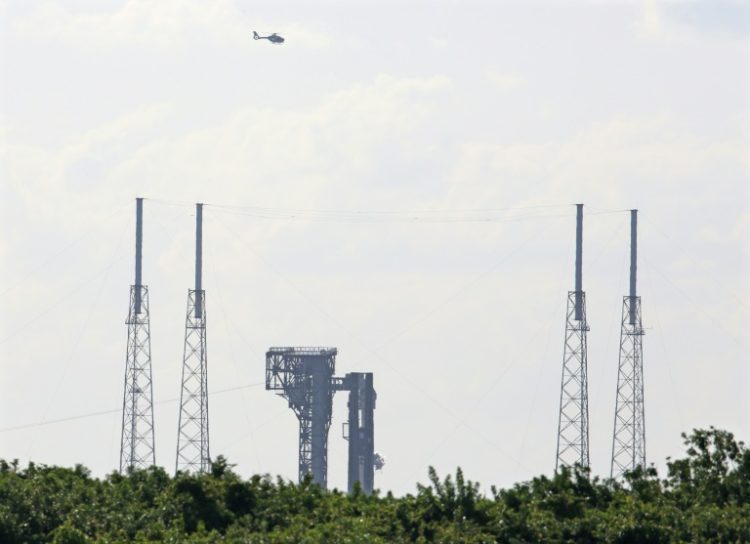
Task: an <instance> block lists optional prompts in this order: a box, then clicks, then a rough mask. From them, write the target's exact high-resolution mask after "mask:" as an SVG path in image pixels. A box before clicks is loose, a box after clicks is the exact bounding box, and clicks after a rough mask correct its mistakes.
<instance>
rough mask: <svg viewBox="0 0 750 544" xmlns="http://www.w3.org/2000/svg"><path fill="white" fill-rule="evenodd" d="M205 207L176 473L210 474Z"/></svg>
mask: <svg viewBox="0 0 750 544" xmlns="http://www.w3.org/2000/svg"><path fill="white" fill-rule="evenodd" d="M202 266H203V204H196V205H195V289H189V290H188V302H187V316H186V318H185V351H184V355H183V359H182V389H181V391H180V417H179V422H178V431H177V461H176V469H175V470H177V471H180V470H181V471H185V472H207V471H208V470H210V468H211V456H210V454H209V448H208V355H207V351H206V292H205V291H204V290H203V289H202V285H201V281H202Z"/></svg>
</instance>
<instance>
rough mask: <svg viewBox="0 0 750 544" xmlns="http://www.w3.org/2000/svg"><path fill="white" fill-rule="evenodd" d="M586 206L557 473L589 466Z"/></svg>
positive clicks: (572, 297) (570, 317)
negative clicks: (584, 263)
mask: <svg viewBox="0 0 750 544" xmlns="http://www.w3.org/2000/svg"><path fill="white" fill-rule="evenodd" d="M582 269H583V204H576V268H575V283H576V288H575V290H574V291H568V307H567V311H566V319H565V346H564V348H563V368H562V380H561V386H560V414H559V419H558V426H557V457H556V459H555V470H557V469H559V468H560V467H561V466H572V465H574V464H579V465H581V466H583V467H588V466H589V399H588V370H587V369H588V360H587V338H586V335H587V333H588V331H589V326H588V322H587V321H586V293H585V292H584V291H583V279H582V278H583V274H582Z"/></svg>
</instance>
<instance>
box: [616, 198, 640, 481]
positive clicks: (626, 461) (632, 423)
mask: <svg viewBox="0 0 750 544" xmlns="http://www.w3.org/2000/svg"><path fill="white" fill-rule="evenodd" d="M637 255H638V211H637V210H631V211H630V294H629V296H626V297H623V299H622V325H621V327H620V361H619V367H618V372H617V397H616V398H617V400H616V403H615V424H614V432H613V435H612V464H611V466H610V476H611V477H612V478H617V477H621V476H622V475H623V474H625V472H628V471H630V470H633V469H635V468H636V467H638V466H640V467H645V466H646V411H645V406H644V401H643V334H644V332H643V324H642V320H641V297H639V296H637V294H636V271H637V268H638V264H637Z"/></svg>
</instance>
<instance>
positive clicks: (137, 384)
mask: <svg viewBox="0 0 750 544" xmlns="http://www.w3.org/2000/svg"><path fill="white" fill-rule="evenodd" d="M142 245H143V199H142V198H136V199H135V284H134V285H131V286H130V309H129V311H128V319H127V321H126V324H127V326H128V345H127V354H126V357H125V387H124V394H123V399H122V433H121V437H120V472H126V471H127V470H128V468H130V467H132V468H147V467H149V466H151V465H153V464H154V463H155V456H154V405H153V386H152V381H151V325H150V314H149V304H148V287H147V286H146V285H143V284H142V274H141V270H142V256H143V254H142Z"/></svg>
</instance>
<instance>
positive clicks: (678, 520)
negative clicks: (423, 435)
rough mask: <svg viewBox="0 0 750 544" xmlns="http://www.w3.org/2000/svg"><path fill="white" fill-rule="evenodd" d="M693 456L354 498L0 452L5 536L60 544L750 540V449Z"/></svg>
mask: <svg viewBox="0 0 750 544" xmlns="http://www.w3.org/2000/svg"><path fill="white" fill-rule="evenodd" d="M683 438H684V440H685V446H686V456H685V457H684V458H682V459H678V460H674V461H673V460H669V462H668V474H667V476H666V478H665V479H664V480H660V479H659V477H658V475H657V473H656V470H655V469H654V468H653V467H651V468H647V469H638V470H636V471H633V472H632V473H629V474H628V475H627V476H626V478H625V480H624V481H614V480H600V479H599V478H595V477H591V475H590V474H589V473H588V471H587V470H584V469H581V468H580V467H574V468H572V469H567V468H565V469H562V470H561V471H560V472H558V473H556V474H554V475H552V476H551V477H547V476H539V477H537V478H534V479H533V480H531V481H529V482H524V483H520V484H516V485H515V486H513V487H512V488H510V489H505V490H497V489H495V488H492V492H491V494H490V495H489V496H487V495H485V494H483V493H481V492H480V490H479V485H478V484H477V483H475V482H471V481H469V480H466V479H465V478H464V475H463V473H462V471H461V469H460V468H459V469H457V471H456V474H455V475H449V476H447V477H445V478H443V479H441V478H440V477H439V476H438V475H437V473H436V472H435V470H434V469H432V468H430V470H429V483H428V484H426V485H417V490H416V493H415V494H408V495H406V496H403V497H394V496H393V495H392V494H390V493H388V494H386V495H380V494H379V493H375V494H374V495H373V496H366V495H364V494H363V493H361V492H360V491H359V490H357V491H356V492H355V493H353V494H352V495H351V496H349V495H346V494H343V493H341V492H340V491H336V490H334V491H323V490H321V489H320V488H319V487H318V486H316V485H315V484H313V483H312V481H310V480H307V481H304V482H302V483H300V484H294V483H291V482H289V481H285V480H283V479H281V478H278V479H276V480H274V479H272V478H271V477H269V476H253V477H251V478H250V479H249V480H245V479H243V478H241V477H240V476H238V475H237V474H236V473H235V472H233V471H232V466H231V465H229V464H228V462H227V461H226V459H224V458H222V457H219V458H218V459H216V461H215V462H214V464H213V467H212V470H211V471H210V473H207V474H201V475H192V474H183V473H179V474H177V475H176V476H174V477H171V476H169V475H168V474H167V473H166V472H165V471H164V470H163V469H161V468H158V467H152V468H150V469H148V470H134V471H130V472H128V473H127V474H124V475H120V474H117V473H113V474H110V475H109V476H107V477H106V478H104V479H101V480H100V479H97V478H92V477H91V475H90V473H89V472H88V470H86V469H85V468H84V467H82V466H80V465H78V466H75V467H73V468H61V467H50V466H43V465H35V464H33V463H31V464H29V465H28V466H27V467H26V468H22V467H19V464H18V462H16V461H13V462H10V463H8V462H6V461H2V460H0V542H3V543H7V544H16V543H37V542H52V543H59V544H83V543H92V544H93V543H102V544H103V543H116V542H141V543H146V542H170V543H214V542H225V543H235V542H236V543H240V542H242V543H258V544H260V543H276V542H278V543H298V542H303V543H324V542H325V543H328V542H341V543H348V544H358V543H386V542H388V543H390V542H446V543H447V542H461V543H469V544H470V543H483V542H507V543H523V542H559V543H563V542H614V543H623V544H624V543H660V542H750V450H749V449H748V448H747V447H745V445H744V444H743V443H742V442H737V441H736V440H735V438H734V436H733V435H732V434H731V433H728V432H726V431H721V430H717V429H714V428H711V429H709V430H696V431H694V432H693V433H692V434H691V435H690V436H685V435H683Z"/></svg>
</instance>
